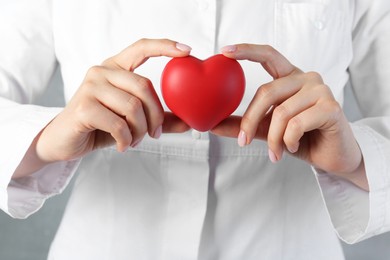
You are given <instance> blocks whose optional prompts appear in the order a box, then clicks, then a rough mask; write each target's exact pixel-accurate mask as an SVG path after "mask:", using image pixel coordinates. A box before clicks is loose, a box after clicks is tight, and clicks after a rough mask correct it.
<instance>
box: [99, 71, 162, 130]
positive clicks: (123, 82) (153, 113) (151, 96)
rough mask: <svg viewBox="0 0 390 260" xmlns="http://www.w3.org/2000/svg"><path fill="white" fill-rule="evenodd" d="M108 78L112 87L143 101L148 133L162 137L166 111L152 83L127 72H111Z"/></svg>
mask: <svg viewBox="0 0 390 260" xmlns="http://www.w3.org/2000/svg"><path fill="white" fill-rule="evenodd" d="M106 78H107V80H108V81H109V82H110V83H111V84H112V85H114V86H116V87H118V88H119V89H121V90H123V91H125V92H127V93H129V94H131V95H133V96H135V97H137V98H138V99H139V100H141V102H142V106H143V110H144V112H145V116H146V121H147V129H148V133H149V135H150V136H151V137H154V138H158V137H159V136H160V135H161V125H162V123H163V120H164V110H163V107H162V105H161V102H160V100H159V98H158V96H157V93H156V91H155V89H154V87H153V84H152V82H151V81H150V80H149V79H147V78H145V77H142V76H140V75H138V74H135V73H132V72H128V71H125V70H111V71H110V72H109V73H107V76H106Z"/></svg>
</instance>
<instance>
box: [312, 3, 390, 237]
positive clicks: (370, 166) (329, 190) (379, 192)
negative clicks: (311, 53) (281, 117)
mask: <svg viewBox="0 0 390 260" xmlns="http://www.w3.org/2000/svg"><path fill="white" fill-rule="evenodd" d="M355 4H356V6H355V15H354V17H355V20H354V23H353V34H352V36H353V51H354V59H353V61H352V63H351V66H350V68H349V72H350V75H351V79H350V81H351V84H352V88H353V91H354V93H355V96H356V99H357V103H358V105H359V107H360V109H361V111H362V113H363V119H361V120H359V121H357V122H354V123H351V126H352V130H353V132H354V135H355V138H356V141H357V142H358V144H359V146H360V148H361V151H362V154H363V158H364V163H365V170H366V174H367V179H368V183H369V188H370V192H365V191H363V190H361V189H359V188H358V187H356V186H354V185H353V184H351V183H349V182H348V181H345V180H343V179H341V178H338V177H336V176H334V175H331V174H328V173H319V172H318V171H317V174H316V176H317V178H318V182H319V184H320V188H321V191H322V194H323V198H324V201H325V204H326V206H327V208H328V211H329V214H330V217H331V220H332V222H333V225H334V227H335V229H336V232H337V233H338V235H339V236H340V238H341V239H342V240H344V241H345V242H347V243H356V242H359V241H361V240H364V239H367V238H369V237H372V236H374V235H377V234H381V233H384V232H386V231H389V230H390V48H389V46H390V30H389V25H390V2H389V1H387V0H381V1H366V0H360V1H355Z"/></svg>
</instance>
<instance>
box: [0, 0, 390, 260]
mask: <svg viewBox="0 0 390 260" xmlns="http://www.w3.org/2000/svg"><path fill="white" fill-rule="evenodd" d="M2 4H3V7H2V8H1V9H0V35H1V39H2V40H1V41H0V97H1V98H0V111H1V112H0V126H1V127H0V143H1V146H0V156H1V158H2V159H1V172H0V206H1V208H2V209H3V210H4V211H5V212H7V213H9V214H10V215H12V216H13V217H16V218H25V217H27V216H29V215H30V214H32V213H34V212H35V211H37V210H39V208H40V207H41V205H42V204H43V203H44V201H45V200H46V199H47V198H49V197H50V196H52V195H54V194H58V193H60V192H61V191H62V190H63V189H64V188H65V187H66V185H67V184H68V182H69V180H70V178H71V177H72V176H73V175H74V172H75V171H76V169H78V176H77V178H78V179H77V180H76V183H75V186H74V190H73V194H72V196H71V198H70V201H69V203H68V205H67V209H66V212H65V215H64V218H63V221H62V224H61V226H60V228H59V231H58V233H57V235H56V238H55V241H54V242H53V245H52V248H51V252H50V255H49V258H50V259H83V260H84V259H343V256H342V250H341V247H340V245H339V241H338V239H337V236H336V233H337V234H339V236H341V237H342V238H343V239H344V240H345V241H347V242H350V243H352V242H356V241H359V240H362V239H365V238H368V237H370V236H373V235H375V234H379V233H382V232H385V231H387V230H389V228H390V217H389V216H390V214H389V213H390V199H389V198H390V171H389V169H390V160H389V158H390V157H389V156H390V117H389V116H390V101H389V97H390V87H389V85H390V59H389V57H390V48H389V47H388V46H389V45H390V32H389V30H388V28H389V24H390V20H389V19H390V15H389V10H390V2H389V1H387V0H377V1H369V0H349V1H348V0H342V1H340V0H325V1H324V0H321V1H320V0H312V1H309V0H307V1H292V0H275V1H258V0H243V1H234V0H223V1H216V0H214V1H212V0H187V1H183V0H166V1H157V0H154V1H153V0H146V1H125V0H101V1H92V0H84V1H78V0H77V1H76V0H67V1H59V0H52V1H49V0H37V1H28V0H16V1H12V3H11V2H10V1H7V2H4V3H2ZM140 38H170V39H173V40H176V41H179V42H182V43H185V44H188V45H190V46H191V47H192V48H193V51H192V55H194V56H197V57H199V58H202V59H204V58H207V57H209V56H211V55H213V54H215V53H218V50H219V49H220V48H221V47H222V46H224V45H228V44H234V43H242V42H248V43H257V44H270V45H272V46H274V47H275V48H276V49H278V50H279V51H280V52H282V53H283V54H284V55H285V56H286V57H287V58H288V59H289V60H290V61H291V62H292V63H293V64H295V65H296V66H298V67H300V68H301V69H302V70H304V71H317V72H319V73H321V75H322V76H323V78H324V80H325V82H326V84H327V85H329V86H330V87H331V89H332V91H333V93H334V95H335V97H336V98H337V100H338V101H339V102H340V103H342V102H343V89H344V86H345V85H346V83H347V82H348V80H350V81H351V83H352V86H353V88H354V92H355V93H356V95H357V100H358V103H359V106H360V108H361V109H362V110H363V113H364V115H365V116H366V118H365V119H363V120H361V121H359V122H355V123H352V127H353V130H354V134H355V137H356V140H357V142H358V143H359V145H360V147H361V149H362V152H363V156H364V160H365V166H366V171H367V176H368V180H369V185H370V189H371V191H370V193H367V192H364V191H362V190H360V189H359V188H357V187H355V186H354V185H352V184H350V183H349V182H346V181H344V180H341V179H339V178H337V177H334V176H332V175H331V174H328V173H317V172H316V171H314V170H313V169H312V168H311V166H310V165H307V164H306V163H304V162H302V161H300V160H298V159H295V158H293V157H289V156H285V157H284V159H283V160H282V161H281V162H279V163H277V164H272V163H270V162H269V159H268V157H267V155H268V152H267V151H268V149H267V146H266V144H265V143H264V142H261V141H255V142H254V143H252V144H251V145H249V146H247V147H245V148H240V147H238V145H237V142H236V140H235V139H228V138H217V137H215V136H213V135H211V134H209V133H198V132H191V131H189V132H187V133H184V134H179V135H163V136H162V138H161V139H160V140H153V139H151V138H147V137H146V138H145V140H144V141H143V142H142V143H141V145H140V146H139V147H138V148H137V149H129V150H128V151H127V152H125V153H123V154H120V153H118V152H116V151H115V149H114V148H107V149H103V150H100V151H96V152H94V153H92V154H90V155H88V156H86V157H85V158H84V159H83V160H82V162H81V164H80V162H79V161H70V162H61V163H55V164H52V165H49V166H47V167H46V168H44V169H42V170H40V171H38V172H36V173H34V174H33V175H32V176H31V177H28V178H24V179H21V180H18V181H17V182H16V181H10V180H11V176H12V174H13V172H14V170H15V168H16V167H17V166H18V164H19V162H20V161H21V160H22V158H23V156H24V154H25V152H26V150H27V148H28V147H29V145H30V143H31V141H32V140H33V139H34V137H35V136H36V135H37V134H38V133H39V131H40V130H41V129H42V128H43V127H44V126H45V125H46V124H47V123H48V122H50V120H51V119H52V118H53V117H54V116H55V115H56V114H58V113H59V112H60V111H61V108H44V107H37V106H32V105H27V104H28V103H32V102H33V101H34V99H35V98H36V97H37V96H38V95H39V94H41V93H42V92H43V91H44V90H45V87H46V85H47V82H48V81H49V79H50V77H51V75H52V73H53V71H54V70H55V68H56V66H57V64H60V65H61V72H62V76H63V80H64V91H65V97H66V100H69V99H70V98H71V97H72V95H73V93H74V92H75V90H76V89H77V88H78V86H79V85H80V83H81V81H82V79H83V77H84V75H85V73H86V71H87V69H88V68H89V67H91V66H92V65H95V64H101V62H102V61H103V60H104V59H106V58H108V57H110V56H113V55H114V54H116V53H117V52H119V51H120V50H122V49H123V48H125V47H126V46H128V45H130V44H131V43H133V42H135V41H136V40H138V39H140ZM167 61H168V59H167V58H154V59H151V60H149V61H148V62H147V63H145V64H144V65H143V66H142V67H141V68H140V69H137V71H136V72H137V73H139V74H142V75H143V76H145V77H148V78H150V79H151V80H152V82H153V83H154V86H155V88H156V90H157V92H158V93H159V94H160V90H159V79H160V75H161V72H162V70H163V68H164V65H165V64H166V62H167ZM241 64H242V66H243V68H244V71H245V74H246V79H247V86H246V92H245V96H244V99H243V101H242V103H241V105H240V107H239V108H238V109H237V111H236V112H235V114H242V113H243V112H244V111H245V109H246V107H247V106H248V103H249V101H250V100H251V98H252V97H253V95H254V93H255V91H256V89H257V88H258V87H259V86H260V85H261V84H263V83H265V82H267V81H269V80H271V79H270V77H269V76H268V75H267V74H266V73H265V72H264V71H263V70H262V69H261V67H260V66H259V65H258V64H254V63H250V62H245V61H242V62H241ZM58 134H59V135H61V133H58ZM324 202H325V203H324ZM332 224H333V226H332ZM335 231H336V232H335Z"/></svg>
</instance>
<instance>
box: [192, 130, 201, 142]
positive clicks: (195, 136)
mask: <svg viewBox="0 0 390 260" xmlns="http://www.w3.org/2000/svg"><path fill="white" fill-rule="evenodd" d="M201 137H202V133H201V132H199V131H196V130H192V138H194V139H195V140H199V139H200V138H201Z"/></svg>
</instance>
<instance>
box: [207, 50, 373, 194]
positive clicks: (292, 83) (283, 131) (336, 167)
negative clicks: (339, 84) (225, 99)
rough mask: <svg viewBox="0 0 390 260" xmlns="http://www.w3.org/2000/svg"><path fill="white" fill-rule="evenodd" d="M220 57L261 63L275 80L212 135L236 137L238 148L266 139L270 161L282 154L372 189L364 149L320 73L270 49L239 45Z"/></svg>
mask: <svg viewBox="0 0 390 260" xmlns="http://www.w3.org/2000/svg"><path fill="white" fill-rule="evenodd" d="M222 53H223V54H224V55H225V56H227V57H229V58H234V59H239V60H243V59H245V60H250V61H253V62H258V63H260V64H261V65H262V66H263V67H264V69H265V70H266V71H267V72H268V73H269V74H270V75H271V76H272V77H273V78H274V80H273V81H272V82H270V83H267V84H265V85H263V86H261V87H260V88H259V89H258V91H257V92H256V94H255V96H254V98H253V100H252V101H251V103H250V104H249V106H248V108H247V110H246V111H245V113H244V115H243V116H242V118H241V117H230V118H228V119H226V120H224V121H223V122H222V123H221V124H219V125H218V126H217V127H215V128H214V129H213V130H212V132H213V133H215V134H217V135H221V136H228V137H237V136H238V143H239V145H240V146H245V145H248V144H250V143H251V141H252V140H253V139H254V138H258V139H263V140H266V141H267V143H268V147H269V157H270V160H271V161H272V162H277V161H279V160H280V159H281V158H282V155H283V152H284V151H288V152H289V153H291V154H293V155H295V156H297V157H299V158H301V159H302V160H305V161H307V162H308V163H310V164H311V165H313V166H315V167H317V168H319V169H322V170H323V171H326V172H329V173H333V174H336V175H339V176H342V177H345V178H347V179H349V180H350V181H352V182H353V183H355V184H357V185H358V186H360V187H362V188H364V189H368V184H367V180H366V176H365V172H364V163H363V159H362V154H361V151H360V148H359V146H358V144H357V142H356V140H355V139H354V136H353V132H352V130H351V127H350V125H349V123H348V120H347V119H346V117H345V115H344V113H343V110H342V108H341V107H340V105H339V104H338V103H337V101H336V100H335V98H334V97H333V95H332V92H331V90H330V89H329V87H328V86H326V85H325V84H324V82H323V80H322V78H321V76H320V75H319V74H318V73H316V72H308V73H304V72H302V71H301V70H300V69H299V68H297V67H295V66H293V65H292V64H291V63H290V62H289V61H288V60H287V59H286V58H285V57H283V56H282V55H281V54H280V53H279V52H277V51H276V50H275V49H273V48H272V47H270V46H261V45H251V44H239V45H232V46H226V47H224V48H223V49H222Z"/></svg>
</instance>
